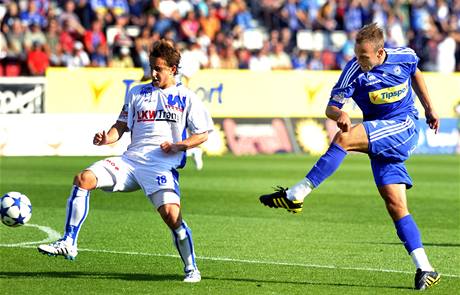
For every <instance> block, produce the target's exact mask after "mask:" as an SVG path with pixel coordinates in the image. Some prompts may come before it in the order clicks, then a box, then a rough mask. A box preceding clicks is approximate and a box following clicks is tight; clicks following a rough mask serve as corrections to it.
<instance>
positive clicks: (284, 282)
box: [203, 277, 414, 290]
mask: <svg viewBox="0 0 460 295" xmlns="http://www.w3.org/2000/svg"><path fill="white" fill-rule="evenodd" d="M203 280H217V281H236V282H249V283H251V282H252V283H256V284H257V287H263V284H292V285H310V286H334V287H360V288H381V289H400V290H413V289H414V288H411V287H407V286H376V285H366V284H352V283H328V282H308V281H295V282H294V281H277V280H257V279H247V278H244V279H239V278H212V277H203Z"/></svg>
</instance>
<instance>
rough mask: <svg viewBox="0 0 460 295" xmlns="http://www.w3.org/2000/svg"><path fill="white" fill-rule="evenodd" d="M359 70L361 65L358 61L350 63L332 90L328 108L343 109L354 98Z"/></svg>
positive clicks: (354, 60) (353, 60)
mask: <svg viewBox="0 0 460 295" xmlns="http://www.w3.org/2000/svg"><path fill="white" fill-rule="evenodd" d="M358 69H359V65H358V63H357V62H356V59H352V60H351V61H349V62H348V64H347V65H346V66H345V68H344V69H343V71H342V74H341V75H340V78H339V81H338V82H337V83H336V84H335V85H334V87H333V88H332V91H331V96H330V98H329V103H328V106H336V107H338V108H340V109H341V108H342V107H343V105H344V104H345V103H346V102H347V101H348V99H349V98H350V97H352V96H353V93H354V91H355V83H354V82H353V81H354V78H355V77H356V74H357V72H358Z"/></svg>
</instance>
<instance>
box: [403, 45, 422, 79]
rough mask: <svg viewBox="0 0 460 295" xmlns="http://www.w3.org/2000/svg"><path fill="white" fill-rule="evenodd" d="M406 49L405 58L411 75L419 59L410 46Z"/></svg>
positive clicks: (413, 73) (415, 69)
mask: <svg viewBox="0 0 460 295" xmlns="http://www.w3.org/2000/svg"><path fill="white" fill-rule="evenodd" d="M406 50H407V52H408V54H407V60H408V64H409V70H410V75H411V76H413V75H415V72H416V71H417V65H418V61H419V60H420V59H419V57H418V56H417V54H416V53H415V51H414V50H413V49H412V48H406Z"/></svg>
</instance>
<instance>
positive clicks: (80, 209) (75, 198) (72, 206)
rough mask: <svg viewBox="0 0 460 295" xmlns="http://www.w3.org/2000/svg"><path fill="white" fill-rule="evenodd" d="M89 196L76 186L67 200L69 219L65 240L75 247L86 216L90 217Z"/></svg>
mask: <svg viewBox="0 0 460 295" xmlns="http://www.w3.org/2000/svg"><path fill="white" fill-rule="evenodd" d="M89 195H90V192H89V191H88V190H85V189H82V188H79V187H78V186H76V185H74V186H73V187H72V191H71V193H70V197H69V198H68V200H67V218H66V222H65V228H64V237H63V239H64V240H66V241H68V242H70V243H71V244H72V245H74V246H76V245H77V239H78V233H79V232H80V228H81V226H82V224H83V222H84V221H85V219H86V216H88V209H89Z"/></svg>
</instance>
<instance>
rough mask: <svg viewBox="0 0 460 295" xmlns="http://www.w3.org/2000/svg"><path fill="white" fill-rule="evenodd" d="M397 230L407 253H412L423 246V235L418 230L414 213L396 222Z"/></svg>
mask: <svg viewBox="0 0 460 295" xmlns="http://www.w3.org/2000/svg"><path fill="white" fill-rule="evenodd" d="M395 227H396V232H397V234H398V237H399V239H400V240H401V242H403V244H404V247H405V248H406V250H407V253H409V254H410V253H411V252H412V251H414V250H415V249H417V248H423V244H422V237H421V236H420V231H419V230H418V227H417V224H415V221H414V219H413V218H412V215H410V214H409V215H406V216H404V217H403V218H401V219H400V220H398V221H396V222H395Z"/></svg>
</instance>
